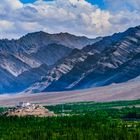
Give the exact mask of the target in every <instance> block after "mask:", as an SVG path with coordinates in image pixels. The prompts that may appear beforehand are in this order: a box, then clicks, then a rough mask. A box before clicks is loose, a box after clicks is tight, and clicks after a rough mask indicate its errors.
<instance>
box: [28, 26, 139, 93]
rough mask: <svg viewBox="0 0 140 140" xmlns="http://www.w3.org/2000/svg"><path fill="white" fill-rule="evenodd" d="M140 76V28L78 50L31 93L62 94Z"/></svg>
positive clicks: (54, 69)
mask: <svg viewBox="0 0 140 140" xmlns="http://www.w3.org/2000/svg"><path fill="white" fill-rule="evenodd" d="M139 75H140V26H137V27H135V28H130V29H128V30H127V31H125V32H123V33H118V34H114V35H112V36H108V37H104V38H103V39H102V40H101V41H99V42H97V43H94V44H93V45H88V46H86V47H84V48H83V49H82V50H78V49H74V50H73V51H72V52H71V53H70V54H69V55H68V56H67V57H66V58H64V59H61V60H60V61H59V62H57V64H55V66H54V67H52V68H51V69H50V70H49V71H48V73H47V75H46V76H44V77H42V78H41V79H40V81H38V82H36V83H35V84H33V85H32V86H31V87H30V88H28V90H27V91H33V92H40V91H62V90H73V89H83V88H90V87H97V86H104V85H109V84H113V83H121V82H125V81H128V80H130V79H133V78H135V77H137V76H139Z"/></svg>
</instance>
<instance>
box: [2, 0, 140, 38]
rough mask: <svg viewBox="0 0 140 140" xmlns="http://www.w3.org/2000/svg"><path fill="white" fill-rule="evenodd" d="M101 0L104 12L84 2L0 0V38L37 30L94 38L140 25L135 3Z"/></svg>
mask: <svg viewBox="0 0 140 140" xmlns="http://www.w3.org/2000/svg"><path fill="white" fill-rule="evenodd" d="M104 1H105V2H106V4H107V5H108V9H105V10H103V9H101V8H100V7H98V6H97V5H94V4H91V3H88V2H87V1H86V0H53V1H43V0H38V1H36V2H34V3H28V4H23V3H21V2H20V1H19V0H12V1H11V0H2V2H1V4H0V27H1V28H0V38H18V37H20V36H22V35H23V34H25V33H27V32H34V31H39V30H43V31H46V32H50V33H56V32H69V33H72V34H76V35H86V36H89V37H96V36H104V35H109V34H112V33H114V32H119V31H123V30H125V29H126V28H128V27H130V26H135V25H137V24H139V23H140V17H139V11H140V10H139V8H138V5H139V1H138V0H135V1H134V2H132V1H131V0H128V1H127V2H124V1H120V0H118V1H116V2H114V1H113V2H111V0H104ZM114 4H116V7H115V6H114ZM113 7H114V8H115V9H114V10H113ZM117 9H118V10H117Z"/></svg>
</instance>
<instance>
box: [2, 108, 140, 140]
mask: <svg viewBox="0 0 140 140" xmlns="http://www.w3.org/2000/svg"><path fill="white" fill-rule="evenodd" d="M132 110H133V108H132V109H131V111H132ZM121 111H122V112H123V110H121ZM125 111H126V110H125ZM114 112H115V110H114ZM110 114H111V113H110V111H109V112H108V110H96V111H94V112H89V113H86V114H83V115H82V114H80V115H72V116H58V117H51V118H38V117H21V118H20V117H6V116H1V117H0V140H139V139H140V133H139V132H140V122H139V121H124V120H122V119H120V118H117V117H113V116H111V115H110Z"/></svg>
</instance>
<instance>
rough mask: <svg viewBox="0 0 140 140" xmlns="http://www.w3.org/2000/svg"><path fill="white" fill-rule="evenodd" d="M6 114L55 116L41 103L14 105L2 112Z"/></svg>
mask: <svg viewBox="0 0 140 140" xmlns="http://www.w3.org/2000/svg"><path fill="white" fill-rule="evenodd" d="M4 115H6V116H19V117H21V116H22V117H23V116H35V117H52V116H56V114H54V113H53V112H51V111H49V110H48V109H46V108H45V107H43V106H41V105H35V104H29V105H25V106H16V107H14V108H12V109H9V110H8V111H7V112H5V113H4Z"/></svg>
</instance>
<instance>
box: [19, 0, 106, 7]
mask: <svg viewBox="0 0 140 140" xmlns="http://www.w3.org/2000/svg"><path fill="white" fill-rule="evenodd" d="M20 1H21V2H23V3H33V2H35V1H36V0H20ZM46 1H51V0H46ZM86 1H88V2H90V3H91V4H96V5H98V6H99V7H100V8H102V9H105V7H106V6H105V3H104V0H86Z"/></svg>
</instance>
